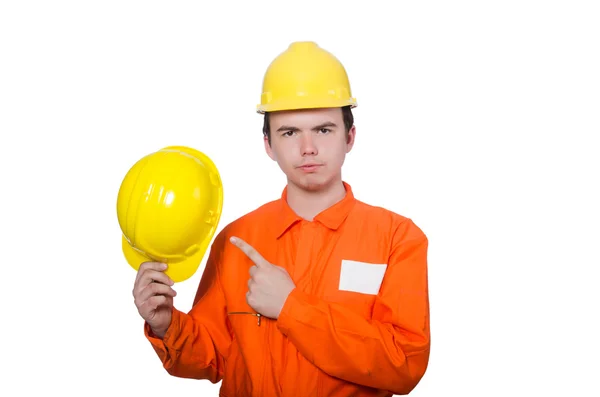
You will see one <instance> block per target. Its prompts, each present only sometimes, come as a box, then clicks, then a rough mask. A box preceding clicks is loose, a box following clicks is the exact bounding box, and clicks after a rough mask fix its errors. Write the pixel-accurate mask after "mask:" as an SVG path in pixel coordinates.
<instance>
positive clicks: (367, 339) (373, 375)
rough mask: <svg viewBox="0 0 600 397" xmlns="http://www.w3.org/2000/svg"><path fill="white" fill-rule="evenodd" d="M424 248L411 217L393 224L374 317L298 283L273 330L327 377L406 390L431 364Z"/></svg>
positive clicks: (424, 240) (397, 391)
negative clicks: (312, 294)
mask: <svg viewBox="0 0 600 397" xmlns="http://www.w3.org/2000/svg"><path fill="white" fill-rule="evenodd" d="M427 248H428V240H427V237H426V236H425V235H424V234H423V232H422V231H421V230H420V229H419V228H418V227H417V226H416V225H415V224H414V223H413V222H412V221H411V220H410V219H407V220H406V221H404V222H402V223H401V224H400V225H399V226H398V227H397V230H396V232H395V234H394V237H393V247H392V252H391V255H390V257H389V262H388V268H387V270H386V274H385V277H384V280H383V282H382V285H381V289H380V292H379V294H378V295H377V296H376V298H375V303H374V306H373V314H372V319H365V318H364V317H363V316H361V315H359V314H357V313H355V312H353V311H352V310H350V309H348V308H347V307H345V306H342V305H340V304H337V303H331V302H327V301H325V300H323V299H321V298H317V297H315V296H311V295H308V294H306V293H304V292H302V291H301V290H299V289H298V288H296V289H294V290H293V291H292V293H291V294H290V295H289V297H288V299H287V300H286V302H285V304H284V307H283V309H282V311H281V314H280V316H279V318H278V320H277V325H278V328H279V329H280V330H281V332H282V333H283V334H284V335H286V336H287V337H288V338H289V340H290V341H291V342H292V343H294V345H295V346H296V348H297V349H298V350H299V352H300V353H301V354H303V355H304V356H305V357H306V358H307V359H308V360H310V361H311V362H312V363H313V364H314V365H315V366H317V367H318V368H320V369H321V370H322V371H324V372H325V373H327V374H329V375H330V376H334V377H337V378H340V379H343V380H346V381H348V382H352V383H356V384H361V385H364V386H369V387H373V388H378V389H383V390H388V391H390V392H392V393H393V394H408V393H409V392H410V391H411V390H412V389H414V388H415V387H416V385H417V384H418V382H419V381H420V379H421V378H422V377H423V375H424V374H425V370H426V368H427V364H428V361H429V347H430V333H429V332H430V331H429V300H428V286H427Z"/></svg>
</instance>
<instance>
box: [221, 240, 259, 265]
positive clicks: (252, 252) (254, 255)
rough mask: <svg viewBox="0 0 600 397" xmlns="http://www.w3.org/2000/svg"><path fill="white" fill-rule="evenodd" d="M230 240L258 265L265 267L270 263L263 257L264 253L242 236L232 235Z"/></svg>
mask: <svg viewBox="0 0 600 397" xmlns="http://www.w3.org/2000/svg"><path fill="white" fill-rule="evenodd" d="M229 240H230V241H231V242H232V243H233V245H235V246H236V247H238V248H239V249H240V250H241V251H242V252H243V253H244V254H246V256H247V257H248V258H250V260H251V261H252V262H254V263H255V264H256V266H258V267H263V266H266V265H267V264H269V262H268V261H267V260H266V259H265V258H263V257H262V255H261V254H259V253H258V251H256V249H255V248H254V247H252V246H251V245H250V244H248V243H247V242H245V241H244V240H242V239H241V238H239V237H231V238H230V239H229Z"/></svg>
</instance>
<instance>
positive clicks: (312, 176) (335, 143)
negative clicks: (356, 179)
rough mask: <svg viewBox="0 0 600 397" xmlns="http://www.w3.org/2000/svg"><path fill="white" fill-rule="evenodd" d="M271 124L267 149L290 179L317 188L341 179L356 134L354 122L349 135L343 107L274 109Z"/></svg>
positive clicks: (266, 142)
mask: <svg viewBox="0 0 600 397" xmlns="http://www.w3.org/2000/svg"><path fill="white" fill-rule="evenodd" d="M270 128H271V145H269V143H268V141H267V138H266V137H265V149H266V151H267V154H268V155H269V157H271V159H273V160H274V161H277V164H279V167H280V168H281V170H282V171H283V172H284V173H285V175H286V176H287V179H288V182H290V183H293V184H295V185H297V186H299V187H301V188H303V189H306V190H311V191H315V190H320V189H323V188H325V187H327V186H329V185H330V184H331V183H333V182H335V181H336V180H338V179H341V168H342V165H343V163H344V160H345V158H346V153H348V152H350V150H351V149H352V146H353V145H354V138H355V134H356V131H355V128H354V126H353V127H352V129H351V130H350V132H349V134H348V136H346V131H345V127H344V119H343V116H342V110H341V109H339V108H327V109H306V110H304V109H303V110H293V111H281V112H273V113H271V114H270Z"/></svg>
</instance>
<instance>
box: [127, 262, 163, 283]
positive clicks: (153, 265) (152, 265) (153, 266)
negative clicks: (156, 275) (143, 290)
mask: <svg viewBox="0 0 600 397" xmlns="http://www.w3.org/2000/svg"><path fill="white" fill-rule="evenodd" d="M166 269H167V265H166V264H165V263H160V262H144V263H142V264H141V265H140V268H139V269H138V272H137V275H136V277H135V283H134V286H137V285H139V284H140V282H141V281H142V279H143V278H144V276H145V275H146V273H147V272H148V270H152V271H156V272H162V271H164V270H166Z"/></svg>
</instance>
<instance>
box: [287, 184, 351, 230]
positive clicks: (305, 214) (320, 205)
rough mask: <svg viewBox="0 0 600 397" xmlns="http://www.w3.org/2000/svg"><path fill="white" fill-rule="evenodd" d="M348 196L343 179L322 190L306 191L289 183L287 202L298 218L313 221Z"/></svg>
mask: <svg viewBox="0 0 600 397" xmlns="http://www.w3.org/2000/svg"><path fill="white" fill-rule="evenodd" d="M345 196H346V189H345V188H344V184H343V183H342V181H341V179H340V180H336V181H335V182H333V183H331V184H329V185H328V186H325V187H323V188H322V189H320V190H314V191H311V190H306V189H303V188H301V187H299V186H297V185H295V184H293V183H291V182H289V181H288V192H287V202H288V205H289V206H290V208H291V209H292V210H293V211H294V212H295V213H296V214H298V216H300V217H302V218H304V219H306V220H308V221H312V220H313V219H314V217H315V216H317V215H318V214H319V213H320V212H322V211H324V210H326V209H327V208H329V207H331V206H332V205H334V204H336V203H337V202H339V201H340V200H342V199H343V198H344V197H345Z"/></svg>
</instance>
